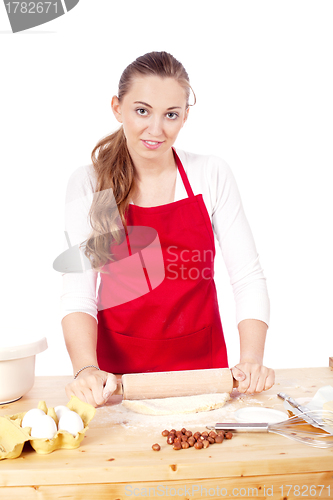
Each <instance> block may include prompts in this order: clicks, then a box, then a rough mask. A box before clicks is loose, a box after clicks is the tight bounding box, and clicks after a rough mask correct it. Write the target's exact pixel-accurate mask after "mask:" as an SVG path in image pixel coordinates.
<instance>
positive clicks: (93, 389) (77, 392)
mask: <svg viewBox="0 0 333 500" xmlns="http://www.w3.org/2000/svg"><path fill="white" fill-rule="evenodd" d="M116 387H117V378H116V376H115V375H113V373H108V372H104V371H102V370H97V368H86V369H85V370H82V372H80V373H79V375H78V376H77V378H76V379H75V380H73V382H71V383H70V384H68V385H66V388H65V390H66V394H67V396H68V398H70V397H71V396H77V397H78V398H79V399H81V401H83V402H86V403H89V404H91V405H92V406H94V407H96V406H101V405H103V404H105V403H106V401H107V400H108V399H109V397H110V396H111V394H112V393H113V392H114V391H115V390H116Z"/></svg>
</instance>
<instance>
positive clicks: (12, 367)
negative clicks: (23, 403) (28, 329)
mask: <svg viewBox="0 0 333 500" xmlns="http://www.w3.org/2000/svg"><path fill="white" fill-rule="evenodd" d="M45 349H47V341H46V338H45V337H43V338H42V339H40V340H37V341H35V342H31V343H30V344H24V345H16V346H12V347H0V404H5V403H11V402H13V401H16V400H17V399H20V398H21V397H22V396H24V394H26V393H27V392H28V391H30V389H31V388H32V387H33V385H34V382H35V358H36V354H38V353H40V352H42V351H45Z"/></svg>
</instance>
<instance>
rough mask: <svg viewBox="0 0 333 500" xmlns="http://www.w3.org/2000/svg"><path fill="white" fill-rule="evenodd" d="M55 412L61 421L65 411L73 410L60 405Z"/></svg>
mask: <svg viewBox="0 0 333 500" xmlns="http://www.w3.org/2000/svg"><path fill="white" fill-rule="evenodd" d="M54 411H55V412H56V415H57V417H58V420H60V419H61V417H62V416H63V414H64V412H65V411H71V410H70V409H69V408H68V406H64V405H59V406H56V407H55V408H54Z"/></svg>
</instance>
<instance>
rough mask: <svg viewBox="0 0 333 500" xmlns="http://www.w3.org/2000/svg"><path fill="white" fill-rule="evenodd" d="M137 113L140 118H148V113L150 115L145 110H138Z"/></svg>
mask: <svg viewBox="0 0 333 500" xmlns="http://www.w3.org/2000/svg"><path fill="white" fill-rule="evenodd" d="M136 112H137V113H138V115H140V116H146V113H148V111H147V110H146V109H143V108H139V109H137V110H136Z"/></svg>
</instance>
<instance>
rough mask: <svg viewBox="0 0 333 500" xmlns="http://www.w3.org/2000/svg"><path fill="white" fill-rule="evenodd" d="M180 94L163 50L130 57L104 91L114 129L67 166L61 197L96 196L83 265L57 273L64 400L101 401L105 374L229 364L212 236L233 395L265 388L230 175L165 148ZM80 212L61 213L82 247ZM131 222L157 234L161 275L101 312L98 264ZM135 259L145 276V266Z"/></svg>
mask: <svg viewBox="0 0 333 500" xmlns="http://www.w3.org/2000/svg"><path fill="white" fill-rule="evenodd" d="M190 90H191V87H190V84H189V78H188V75H187V73H186V71H185V69H184V67H183V66H182V65H181V63H179V62H178V61H177V60H176V59H175V58H174V57H173V56H171V55H170V54H168V53H166V52H152V53H149V54H145V55H144V56H142V57H139V58H138V59H136V61H134V62H133V63H132V64H130V65H129V66H128V67H127V68H126V69H125V71H124V72H123V74H122V76H121V79H120V82H119V92H118V96H114V97H113V98H112V111H113V113H114V116H115V117H116V119H117V120H118V122H120V123H121V127H120V129H119V130H118V131H116V132H115V133H113V134H112V135H110V136H108V137H106V138H104V139H103V140H101V141H100V142H99V143H98V144H97V146H96V147H95V148H94V150H93V153H92V161H93V166H89V167H84V168H80V169H78V170H76V171H75V172H74V174H73V175H72V176H71V179H70V181H69V185H68V190H67V200H70V199H75V198H79V197H82V198H83V197H85V196H87V195H91V194H92V192H94V193H95V194H99V195H100V196H101V198H100V200H99V202H95V198H94V201H93V202H92V203H91V206H90V210H89V219H90V222H89V224H90V226H89V231H90V234H89V237H88V239H87V241H86V247H85V255H86V256H87V257H88V258H89V259H90V262H91V263H92V267H93V269H90V270H88V271H86V272H85V273H83V274H66V275H64V293H63V295H62V306H63V319H62V327H63V332H64V337H65V342H66V346H67V349H68V352H69V355H70V357H71V360H72V364H73V369H74V373H75V379H74V381H73V382H72V383H71V384H69V385H68V386H67V387H66V392H67V395H68V397H69V396H70V395H71V394H75V395H76V396H78V397H79V398H81V399H82V400H83V401H87V402H89V403H90V404H93V405H94V406H97V405H101V404H103V403H104V402H105V401H106V400H107V399H108V397H109V396H110V395H111V394H112V392H113V391H114V390H115V387H116V379H115V376H114V373H129V372H143V371H168V370H182V369H184V370H185V369H200V368H217V367H227V366H228V359H227V351H226V346H225V342H224V337H223V330H222V324H221V319H220V313H219V307H218V303H217V295H216V289H215V284H214V280H213V275H214V268H213V260H214V255H215V246H214V233H215V235H216V236H217V239H218V241H219V244H220V246H221V249H222V253H223V257H224V260H225V263H226V266H227V269H228V272H229V275H230V281H231V283H232V286H233V291H234V295H235V299H236V311H237V323H238V329H239V335H240V361H239V363H238V364H237V366H235V367H234V368H233V369H232V371H233V376H234V377H235V378H236V379H237V380H238V381H239V387H238V390H239V391H240V392H244V393H256V392H261V391H263V390H267V389H269V388H270V387H271V386H272V385H273V384H274V372H273V370H271V369H268V368H266V367H265V366H263V353H264V344H265V337H266V332H267V325H268V317H269V299H268V295H267V290H266V282H265V278H264V276H263V273H262V270H261V267H260V264H259V260H258V255H257V252H256V248H255V244H254V242H253V238H252V235H251V231H250V229H249V226H248V223H247V221H246V218H245V215H244V212H243V208H242V205H241V201H240V199H239V194H238V191H237V187H236V185H235V181H234V179H233V176H232V174H231V172H230V169H229V167H228V165H227V164H226V163H225V162H224V161H223V160H220V159H219V158H216V157H214V156H202V155H195V154H192V153H185V152H184V151H180V150H177V151H176V149H175V148H173V145H174V143H175V141H176V138H177V136H178V133H179V132H180V130H181V128H182V127H183V125H184V124H185V122H186V120H187V118H188V113H189V106H190V104H189V96H190ZM110 190H112V193H113V195H114V200H115V203H116V207H115V206H112V199H111V201H110V197H107V194H108V193H109V192H110ZM105 193H106V194H105ZM104 194H105V197H104V198H103V196H104ZM94 196H95V195H94ZM111 198H112V197H111ZM101 207H104V211H103V210H102V212H103V215H101ZM83 212H84V210H82V213H81V214H80V213H79V214H77V213H76V212H75V211H72V212H71V211H70V210H69V213H68V214H67V219H66V229H67V231H68V233H69V235H70V236H71V237H73V235H74V233H75V232H76V233H77V234H76V236H77V241H81V242H82V241H83V240H84V235H87V231H88V227H86V228H85V229H83V228H84V224H85V221H87V219H88V217H87V213H85V214H83ZM105 213H107V214H108V216H105ZM118 214H119V215H120V218H121V223H122V224H123V226H124V228H125V233H124V234H125V237H122V236H121V231H120V227H119V226H120V225H119V220H118V224H117V215H118ZM80 228H82V229H80ZM115 228H116V229H115ZM117 228H119V230H118V229H117ZM140 228H152V229H151V230H152V231H155V233H156V234H157V235H158V238H157V239H158V241H159V243H160V246H161V250H162V255H163V262H164V271H165V277H164V279H163V280H162V282H161V283H160V284H158V286H155V287H152V286H151V287H150V288H149V290H148V292H144V293H142V294H141V295H140V294H139V295H140V296H137V297H136V298H134V299H133V300H130V297H127V298H123V299H119V301H118V303H115V304H116V305H113V306H112V307H111V306H110V307H108V304H109V305H110V304H111V303H112V301H111V302H110V301H109V299H110V297H111V295H112V293H113V294H115V290H118V288H116V284H115V282H113V283H112V280H111V281H110V279H109V274H108V269H109V270H110V269H111V268H112V265H113V264H114V263H116V262H118V264H119V265H120V266H122V265H123V263H124V262H125V261H124V257H126V255H127V256H128V255H129V256H131V250H130V241H131V234H134V232H133V231H135V230H136V231H138V230H141V229H140ZM91 229H92V230H91ZM142 230H144V229H142ZM131 232H133V233H131ZM80 237H81V240H80ZM156 241H157V240H156ZM126 248H128V249H129V253H127V254H126V252H125V253H124V249H125V250H126ZM141 250H142V248H141ZM117 252H118V254H117ZM122 252H123V253H122ZM139 254H140V255H142V254H143V251H142V252H141V253H140V252H138V253H136V254H132V258H133V259H135V258H136V257H138V255H139ZM117 255H118V257H117ZM148 260H149V259H148ZM137 262H139V261H137ZM109 265H110V267H109V268H108V267H107V266H109ZM142 265H143V266H146V267H143V268H142V269H143V270H144V272H145V275H146V277H147V276H148V271H149V261H147V262H145V264H143V262H142ZM123 267H124V265H123ZM140 269H141V265H140ZM98 270H100V271H101V273H100V285H99V291H98V298H97V299H96V300H95V291H96V283H97V272H96V271H98ZM125 272H126V271H125ZM147 279H148V278H147ZM121 286H122V285H120V287H121ZM108 301H109V302H108ZM78 339H79V340H78Z"/></svg>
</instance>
